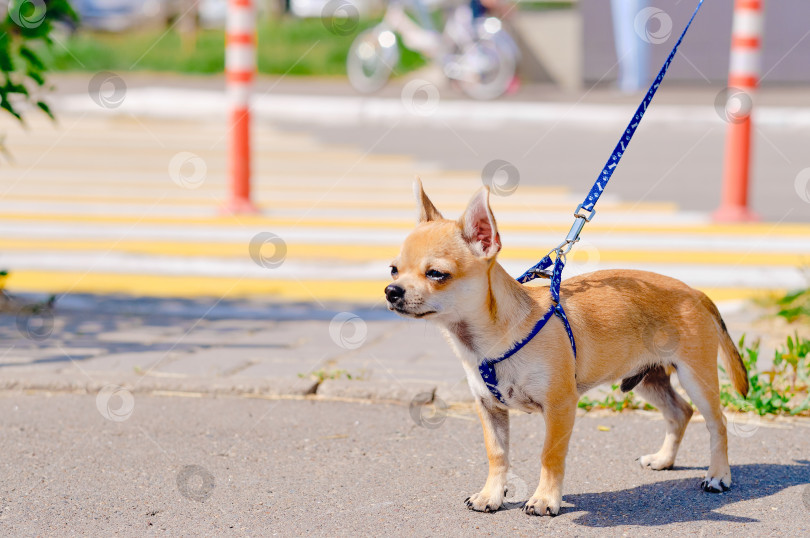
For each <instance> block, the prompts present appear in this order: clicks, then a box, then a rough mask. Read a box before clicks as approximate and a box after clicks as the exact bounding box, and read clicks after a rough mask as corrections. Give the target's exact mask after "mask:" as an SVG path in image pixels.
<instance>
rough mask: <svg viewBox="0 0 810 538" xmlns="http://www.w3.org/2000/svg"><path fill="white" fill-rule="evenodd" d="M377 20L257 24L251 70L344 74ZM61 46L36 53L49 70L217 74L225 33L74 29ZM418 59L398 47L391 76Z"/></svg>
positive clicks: (413, 66) (288, 20) (222, 61)
mask: <svg viewBox="0 0 810 538" xmlns="http://www.w3.org/2000/svg"><path fill="white" fill-rule="evenodd" d="M376 23H377V21H374V20H367V21H360V23H359V24H358V26H357V28H356V29H355V30H354V32H352V33H351V34H349V35H345V36H341V35H335V34H333V33H331V32H330V31H329V30H327V28H326V26H325V25H324V23H323V22H322V21H321V20H320V19H293V18H282V19H275V20H270V21H264V22H260V23H259V27H258V30H257V37H258V46H257V49H258V58H257V69H258V72H259V73H262V74H271V75H282V74H291V75H317V76H329V75H345V73H346V55H347V54H348V52H349V47H351V44H352V41H353V40H354V38H355V37H356V36H357V34H358V33H359V32H361V31H362V30H364V29H365V28H368V27H370V26H373V25H374V24H376ZM60 43H62V45H64V46H56V47H55V48H54V50H53V51H51V52H48V51H44V50H43V51H41V52H42V56H43V58H44V60H45V62H46V65H48V66H49V67H50V68H51V69H52V70H54V71H91V72H95V71H117V72H119V73H120V72H125V71H135V70H143V71H167V72H176V73H191V74H195V73H196V74H214V73H222V72H223V71H224V68H225V34H224V30H222V29H206V30H199V31H197V32H196V33H193V34H188V35H181V34H180V33H179V32H177V31H174V30H169V31H166V30H164V29H149V30H139V31H132V32H125V33H101V32H85V31H82V32H78V33H76V34H74V35H73V36H71V37H68V38H65V39H62V40H60ZM424 64H425V62H424V60H423V59H422V57H421V56H420V55H419V54H417V53H415V52H411V51H405V50H403V54H402V60H401V62H400V66H399V68H398V70H397V71H396V74H401V73H404V72H408V71H411V70H413V69H416V68H418V67H421V66H422V65H424Z"/></svg>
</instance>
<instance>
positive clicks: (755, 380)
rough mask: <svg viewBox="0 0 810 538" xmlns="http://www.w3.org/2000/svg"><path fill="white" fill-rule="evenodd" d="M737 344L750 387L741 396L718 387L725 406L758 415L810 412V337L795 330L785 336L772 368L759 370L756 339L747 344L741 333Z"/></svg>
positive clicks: (724, 387)
mask: <svg viewBox="0 0 810 538" xmlns="http://www.w3.org/2000/svg"><path fill="white" fill-rule="evenodd" d="M739 347H740V354H741V356H742V359H743V363H744V364H745V368H746V370H748V382H749V384H750V386H751V388H750V390H749V391H748V394H747V395H746V396H745V397H744V398H743V397H741V396H740V395H738V394H737V393H736V392H735V391H734V390H733V389H732V387H731V385H730V384H728V383H724V384H723V385H722V386H721V387H720V401H721V403H722V404H723V405H724V406H725V407H728V408H731V409H734V410H737V411H746V412H748V411H753V412H755V413H757V414H759V415H785V414H789V415H798V414H802V413H806V412H807V411H810V393H808V387H809V386H810V358H808V356H809V355H810V340H808V339H807V338H803V337H800V336H799V333H798V332H796V334H795V335H794V336H793V337H791V336H788V337H787V341H786V343H785V345H784V346H783V347H780V348H779V349H777V350H776V351H775V353H774V358H773V368H771V369H770V370H762V371H761V370H759V368H758V366H757V362H758V360H759V340H757V341H755V342H754V343H753V345H751V346H750V347H746V345H745V336H743V338H741V339H740V343H739ZM721 370H722V368H721Z"/></svg>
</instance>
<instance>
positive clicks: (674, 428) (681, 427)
mask: <svg viewBox="0 0 810 538" xmlns="http://www.w3.org/2000/svg"><path fill="white" fill-rule="evenodd" d="M635 391H636V392H637V393H638V394H639V395H640V396H641V397H642V398H644V399H645V400H647V401H648V402H650V403H651V404H652V405H654V406H655V407H657V408H658V409H659V410H660V411H661V413H662V414H663V415H664V420H665V421H666V424H667V433H666V436H665V437H664V444H663V445H662V446H661V449H660V450H659V451H658V452H656V453H655V454H647V455H645V456H641V457H640V458H639V459H638V461H639V463H640V464H641V466H642V467H645V468H650V469H655V470H656V471H659V470H661V469H669V468H671V467H672V466H673V465H674V463H675V456H676V454H677V453H678V447H679V446H680V444H681V439H683V434H684V432H685V431H686V426H687V424H689V419H690V418H691V417H692V406H691V405H689V404H688V403H687V402H686V400H684V399H683V398H681V397H680V396H678V393H676V392H675V391H674V390H673V389H672V385H671V384H670V382H669V374H668V373H667V372H666V370H665V369H664V367H663V366H655V367H653V368H651V369H650V370H648V371H647V374H646V375H645V376H644V379H643V380H642V381H641V383H640V384H639V385H638V386H637V387H636V388H635Z"/></svg>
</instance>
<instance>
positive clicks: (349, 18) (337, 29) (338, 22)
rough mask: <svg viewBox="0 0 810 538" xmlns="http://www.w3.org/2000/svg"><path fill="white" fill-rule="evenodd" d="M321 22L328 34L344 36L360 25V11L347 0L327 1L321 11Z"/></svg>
mask: <svg viewBox="0 0 810 538" xmlns="http://www.w3.org/2000/svg"><path fill="white" fill-rule="evenodd" d="M321 22H322V23H323V26H324V28H326V29H327V30H328V31H329V32H331V33H333V34H335V35H339V36H346V35H349V34H352V33H354V31H355V30H357V26H358V25H359V24H360V11H359V10H358V9H357V6H356V5H355V4H353V3H352V2H349V1H348V0H329V2H327V3H326V5H324V6H323V9H322V10H321Z"/></svg>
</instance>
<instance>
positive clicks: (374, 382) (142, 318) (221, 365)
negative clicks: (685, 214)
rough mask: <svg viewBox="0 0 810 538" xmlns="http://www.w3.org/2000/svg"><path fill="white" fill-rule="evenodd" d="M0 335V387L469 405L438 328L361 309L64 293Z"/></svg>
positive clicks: (745, 319) (742, 327)
mask: <svg viewBox="0 0 810 538" xmlns="http://www.w3.org/2000/svg"><path fill="white" fill-rule="evenodd" d="M34 299H35V298H34V297H33V296H28V297H25V300H28V301H33V300H34ZM724 310H725V312H724V316H725V318H726V321H727V324H728V326H729V328H730V330H731V332H732V336H734V337H735V338H736V337H738V336H739V335H740V334H742V333H743V332H746V333H747V334H748V336H749V338H752V337H755V336H757V335H758V334H761V333H762V331H763V328H762V327H761V326H760V325H759V324H758V323H757V321H756V320H757V318H758V317H759V316H760V313H759V311H757V310H754V309H752V308H750V307H748V306H745V305H743V307H742V308H740V305H738V306H737V307H736V308H733V309H732V308H725V309H724ZM766 329H767V328H766ZM764 336H766V340H765V341H764V347H765V349H767V347H768V346H769V345H775V339H774V340H773V341H771V340H768V339H767V337H768V336H769V335H768V334H765V335H764ZM0 338H2V342H3V344H2V347H0V389H43V390H67V391H76V390H78V391H84V392H89V393H96V392H98V391H99V390H100V389H101V388H102V387H104V386H107V385H116V386H121V387H125V388H126V389H127V390H128V391H130V392H142V393H143V392H155V391H158V392H159V391H180V392H193V393H212V394H264V395H288V396H304V395H311V394H317V395H322V396H324V397H329V398H348V399H360V400H371V401H394V402H403V403H408V402H411V401H414V400H420V399H421V400H427V401H431V400H432V399H433V398H439V399H441V400H442V401H444V402H447V403H455V402H469V401H471V396H470V393H469V390H468V388H467V383H466V380H465V376H464V371H463V369H462V367H461V364H460V363H459V361H458V359H457V358H456V357H455V356H454V355H453V353H452V351H451V349H450V347H449V345H448V344H447V342H446V341H445V340H444V338H443V336H442V335H441V333H440V332H439V330H438V329H437V328H436V327H435V326H434V325H432V324H431V323H429V322H426V321H418V320H405V319H401V318H399V317H396V316H394V315H393V314H391V313H390V312H388V311H386V310H385V309H383V308H380V307H369V306H367V305H350V304H333V305H329V306H326V307H324V306H320V305H314V304H294V303H288V304H278V303H269V302H268V303H264V302H260V301H254V302H251V301H247V300H241V301H230V300H226V301H217V300H215V299H206V298H198V299H157V298H153V299H149V298H140V299H134V298H131V297H125V296H100V295H68V296H64V297H62V298H61V299H60V300H59V301H57V304H56V308H55V310H54V312H53V316H52V317H51V316H49V315H41V316H36V315H35V316H33V317H27V316H22V315H13V314H9V313H6V314H0ZM768 355H769V353H763V356H765V357H767V356H768Z"/></svg>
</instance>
